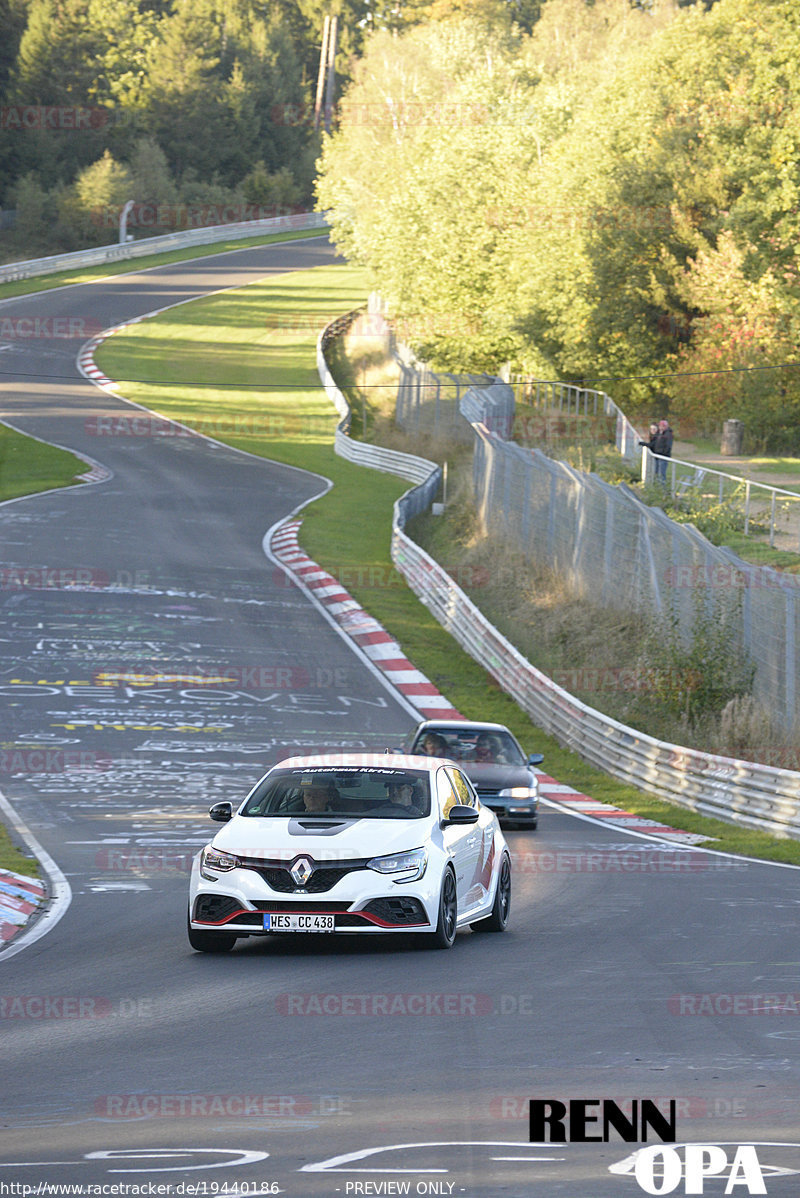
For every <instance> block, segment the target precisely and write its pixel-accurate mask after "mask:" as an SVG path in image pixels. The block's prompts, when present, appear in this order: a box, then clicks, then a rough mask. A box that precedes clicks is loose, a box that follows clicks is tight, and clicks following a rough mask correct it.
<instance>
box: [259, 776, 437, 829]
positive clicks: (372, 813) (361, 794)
mask: <svg viewBox="0 0 800 1198" xmlns="http://www.w3.org/2000/svg"><path fill="white" fill-rule="evenodd" d="M430 810H431V797H430V787H429V784H428V774H427V772H426V771H424V770H389V769H381V768H380V767H376V768H374V769H373V768H367V767H363V768H353V769H335V768H333V767H330V768H322V769H310V770H276V771H275V772H274V773H271V774H268V775H267V777H266V778H263V779H262V780H261V782H259V784H258V786H256V788H255V790H254V791H253V793H252V794H251V795H250V796H249V798H248V800H247V802H246V803H245V805H244V807H243V808H242V811H241V814H242V815H252V816H283V817H286V816H297V815H305V816H308V815H321V816H325V815H341V816H345V817H349V818H352V819H355V818H359V819H361V818H363V819H419V818H420V817H421V816H425V815H429V814H430Z"/></svg>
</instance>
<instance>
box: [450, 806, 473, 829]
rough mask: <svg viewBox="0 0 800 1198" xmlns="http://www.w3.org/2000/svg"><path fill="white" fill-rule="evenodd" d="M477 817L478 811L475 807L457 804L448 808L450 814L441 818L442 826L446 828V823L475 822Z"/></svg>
mask: <svg viewBox="0 0 800 1198" xmlns="http://www.w3.org/2000/svg"><path fill="white" fill-rule="evenodd" d="M479 819H480V812H479V811H478V809H477V807H466V806H464V807H462V806H460V805H458V806H455V807H451V808H450V814H449V815H448V816H447V817H446V818H445V819H443V820H442V827H443V828H446V827H447V825H448V824H477V822H478V820H479Z"/></svg>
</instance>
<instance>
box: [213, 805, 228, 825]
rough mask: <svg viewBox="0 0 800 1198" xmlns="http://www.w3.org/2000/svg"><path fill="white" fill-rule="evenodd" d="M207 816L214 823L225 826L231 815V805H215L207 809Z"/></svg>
mask: <svg viewBox="0 0 800 1198" xmlns="http://www.w3.org/2000/svg"><path fill="white" fill-rule="evenodd" d="M208 814H209V815H210V816H211V818H212V819H213V820H214V822H215V823H218V824H227V822H228V820H229V819H230V818H231V816H232V815H233V805H232V804H231V803H215V804H214V806H213V807H209V809H208Z"/></svg>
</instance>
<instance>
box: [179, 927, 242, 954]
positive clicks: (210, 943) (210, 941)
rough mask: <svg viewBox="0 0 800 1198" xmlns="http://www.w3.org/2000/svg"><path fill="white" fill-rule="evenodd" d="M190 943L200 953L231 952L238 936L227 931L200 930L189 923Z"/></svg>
mask: <svg viewBox="0 0 800 1198" xmlns="http://www.w3.org/2000/svg"><path fill="white" fill-rule="evenodd" d="M187 931H188V933H189V943H190V944H191V946H192V948H193V949H194V950H195V952H198V953H229V952H230V951H231V949H232V948H233V946H234V944H235V943H236V937H235V936H231V935H230V933H226V932H198V931H197V930H196V929H195V928H193V927H192V926H191V924H190V925H189V927H188V928H187Z"/></svg>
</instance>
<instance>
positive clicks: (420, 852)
mask: <svg viewBox="0 0 800 1198" xmlns="http://www.w3.org/2000/svg"><path fill="white" fill-rule="evenodd" d="M209 814H210V816H211V818H212V819H214V820H216V821H218V822H219V823H224V824H225V827H224V828H222V829H221V830H220V831H219V832H218V833H217V835H216V836H215V837H214V839H213V840H212V841H211V843H210V844H207V845H206V847H205V848H204V849H203V850H202V851H201V852H200V853H198V855H197V857H196V858H195V861H194V865H193V869H192V878H191V887H190V896H189V942H190V944H191V946H192V948H194V949H197V950H198V951H199V952H207V953H214V952H227V951H228V949H231V948H233V946H234V944H235V942H236V940H237V938H238V937H244V936H270V935H276V934H281V933H287V932H290V933H305V934H308V933H326V932H327V933H341V932H349V933H353V932H366V933H370V932H372V933H375V932H381V933H387V932H390V933H391V932H403V933H406V934H407V933H409V932H419V933H424V934H425V937H426V940H427V942H428V943H430V944H432V945H435V946H436V947H438V948H450V947H451V945H452V944H453V941H454V940H455V937H456V932H457V930H458V929H459V928H463V927H466V926H467V925H469V926H470V927H472V928H473V929H474V930H475V931H491V932H503V931H505V929H506V925H507V924H508V917H509V911H510V908H511V858H510V855H509V852H508V848H507V846H506V842H505V839H504V838H503V834H502V832H501V831H500V826H499V824H498V822H497V818H496V816H495V815H494V814H493V813H492V812H491V811H490V810H489V808H488V807H484V806H483V804H482V803H481V802H480V800H479V798H478V796H477V794H476V792H475V789H474V787H473V786H472V783H471V782H470V781H469V779H468V778H467V776H466V774H465V773H464V772H463V771H462V770H461V769H460V767H459V766H458V765H457V764H456V763H455V762H448V761H442V760H441V759H433V758H426V757H413V756H405V755H400V754H394V755H390V754H372V753H341V754H324V755H320V756H314V757H292V758H289V759H287V760H285V761H281V762H279V764H278V765H276V766H274V767H273V768H272V769H271V770H270V771H269V773H268V774H265V776H264V777H263V778H262V779H261V781H260V782H258V783H257V784H256V786H254V788H253V789H252V791H251V792H250V794H249V795H248V796H247V798H246V799H245V800H244V802H243V803H242V804H241V806H240V807H239V809H238V811H236V812H235V813H234V812H233V810H232V805H231V804H230V803H216V804H215V805H214V806H213V807H212V808H211V809H210V811H209Z"/></svg>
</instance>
